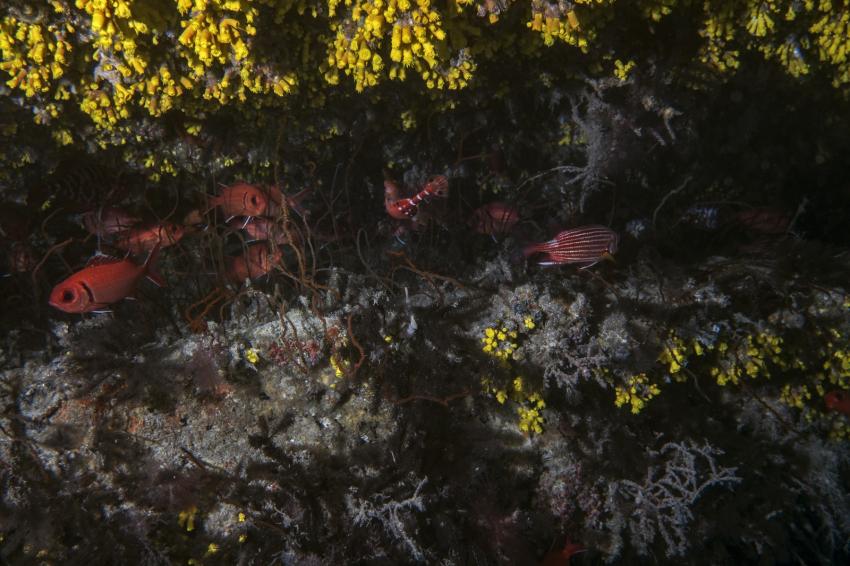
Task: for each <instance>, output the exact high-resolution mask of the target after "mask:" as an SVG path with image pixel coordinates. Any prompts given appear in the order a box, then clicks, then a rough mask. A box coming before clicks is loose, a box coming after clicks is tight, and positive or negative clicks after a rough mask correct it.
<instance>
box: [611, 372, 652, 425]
mask: <svg viewBox="0 0 850 566" xmlns="http://www.w3.org/2000/svg"><path fill="white" fill-rule="evenodd" d="M659 393H661V388H660V387H658V385H657V384H655V383H652V382H650V381H649V378H648V377H647V375H646V374H645V373H639V374H637V375H633V376H631V377H630V378H629V379H628V380H627V381H626V384H625V386H623V385H617V386H616V387H615V388H614V405H616V406H617V407H623V406H624V405H629V406H630V407H631V411H632V413H633V414H635V415H636V414H638V413H640V412H641V411H642V410H643V409H644V407H646V403H647V402H649V401H650V400H651V399H653V398H654V397H656V396H657V395H658V394H659Z"/></svg>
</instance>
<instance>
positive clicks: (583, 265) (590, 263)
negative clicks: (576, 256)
mask: <svg viewBox="0 0 850 566" xmlns="http://www.w3.org/2000/svg"><path fill="white" fill-rule="evenodd" d="M601 260H602V258H599V259H594V260H593V261H586V262H583V263H579V264H577V265H578V268H579V269H588V268H590V267H593V266H594V265H596V264H597V263H599V262H600V261H601Z"/></svg>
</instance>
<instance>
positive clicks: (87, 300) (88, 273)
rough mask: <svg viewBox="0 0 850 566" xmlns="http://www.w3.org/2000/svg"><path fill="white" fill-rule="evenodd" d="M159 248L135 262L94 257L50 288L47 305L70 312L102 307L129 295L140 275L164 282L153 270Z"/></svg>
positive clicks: (160, 284)
mask: <svg viewBox="0 0 850 566" xmlns="http://www.w3.org/2000/svg"><path fill="white" fill-rule="evenodd" d="M158 256H159V248H158V247H157V248H154V250H153V251H152V252H151V254H150V255H149V256H148V259H147V261H145V263H143V264H142V265H138V264H136V263H135V262H133V261H132V260H130V259H129V258H124V259H117V258H114V257H107V256H95V257H93V258H92V259H91V260H89V263H88V265H86V267H84V268H83V269H81V270H80V271H78V272H76V273H74V274H73V275H71V276H70V277H68V278H67V279H65V280H64V281H62V282H61V283H59V284H58V285H56V286H55V287H54V288H53V291H52V292H51V293H50V301H49V303H50V305H51V306H54V307H56V308H57V309H59V310H61V311H65V312H69V313H83V312H91V311H96V310H101V309H103V308H104V307H106V306H108V305H111V304H112V303H117V302H118V301H120V300H121V299H124V298H126V297H128V296H130V295H131V294H132V293H133V291H134V290H135V289H136V285H137V284H138V283H139V280H140V279H142V278H143V277H147V278H148V279H150V280H151V281H153V282H154V283H156V284H157V285H159V286H160V287H163V286H165V281H164V280H163V279H162V277H161V276H160V275H159V273H158V272H157V270H156V259H157V257H158Z"/></svg>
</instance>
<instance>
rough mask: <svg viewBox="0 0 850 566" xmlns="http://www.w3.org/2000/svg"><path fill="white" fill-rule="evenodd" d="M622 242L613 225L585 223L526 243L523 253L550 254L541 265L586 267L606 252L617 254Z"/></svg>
mask: <svg viewBox="0 0 850 566" xmlns="http://www.w3.org/2000/svg"><path fill="white" fill-rule="evenodd" d="M618 241H619V236H617V233H616V232H614V231H613V230H611V229H610V228H606V227H605V226H596V225H594V226H581V227H579V228H572V229H570V230H564V231H563V232H560V233H559V234H558V235H557V236H555V237H554V238H553V239H551V240H549V241H548V242H541V243H539V244H531V245H529V246H526V247H525V248H524V249H523V250H522V253H523V255H524V256H525V257H528V256H530V255H533V254H536V253H542V254H546V256H547V259H546V260H545V261H542V262H540V265H561V264H565V263H583V264H586V265H585V267H590V266H591V265H593V264H595V263H597V262H598V261H599V260H601V259H602V258H603V257H604V256H605V254H606V253H607V254H613V253H615V252H616V251H617V243H618Z"/></svg>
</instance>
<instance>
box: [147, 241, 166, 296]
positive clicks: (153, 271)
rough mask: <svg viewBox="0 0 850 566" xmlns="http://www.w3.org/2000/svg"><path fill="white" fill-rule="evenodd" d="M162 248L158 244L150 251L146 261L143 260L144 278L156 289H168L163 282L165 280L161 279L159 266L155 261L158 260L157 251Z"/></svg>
mask: <svg viewBox="0 0 850 566" xmlns="http://www.w3.org/2000/svg"><path fill="white" fill-rule="evenodd" d="M161 248H162V243H161V242H158V243H157V244H156V247H154V249H153V250H152V251H151V253H150V255H149V256H148V259H146V260H145V263H144V268H145V277H147V278H148V279H149V280H150V281H151V283H153V284H154V285H156V286H158V287H168V283H166V282H165V278H163V276H162V274H161V273H160V272H159V266H158V265H157V260H158V259H159V250H160V249H161Z"/></svg>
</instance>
